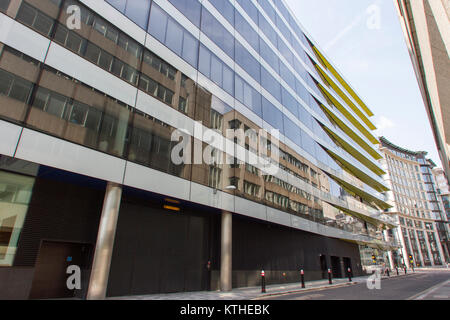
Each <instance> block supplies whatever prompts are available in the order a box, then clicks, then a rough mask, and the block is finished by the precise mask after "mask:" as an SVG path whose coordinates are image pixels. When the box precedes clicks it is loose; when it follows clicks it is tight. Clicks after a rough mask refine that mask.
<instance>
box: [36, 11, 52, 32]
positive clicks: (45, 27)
mask: <svg viewBox="0 0 450 320" xmlns="http://www.w3.org/2000/svg"><path fill="white" fill-rule="evenodd" d="M52 26H53V20H52V19H51V18H49V17H47V16H45V15H43V14H41V13H39V14H38V16H37V18H36V21H35V22H34V27H35V29H36V30H38V31H40V32H42V33H43V34H44V35H46V36H48V35H49V34H50V31H51V29H52Z"/></svg>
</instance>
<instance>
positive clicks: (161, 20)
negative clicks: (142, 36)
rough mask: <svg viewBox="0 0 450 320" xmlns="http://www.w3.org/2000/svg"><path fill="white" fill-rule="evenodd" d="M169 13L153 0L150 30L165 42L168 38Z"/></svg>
mask: <svg viewBox="0 0 450 320" xmlns="http://www.w3.org/2000/svg"><path fill="white" fill-rule="evenodd" d="M166 27H167V14H166V13H165V12H164V11H163V10H162V9H161V8H160V7H159V6H158V5H157V4H155V3H154V2H153V4H152V9H151V11H150V23H149V26H148V32H149V33H150V34H151V35H152V36H154V37H155V38H156V39H158V40H159V41H161V42H162V43H164V41H165V40H166Z"/></svg>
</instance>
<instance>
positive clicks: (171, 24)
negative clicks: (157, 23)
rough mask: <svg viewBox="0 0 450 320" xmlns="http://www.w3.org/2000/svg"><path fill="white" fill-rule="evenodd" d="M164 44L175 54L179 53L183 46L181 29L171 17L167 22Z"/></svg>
mask: <svg viewBox="0 0 450 320" xmlns="http://www.w3.org/2000/svg"><path fill="white" fill-rule="evenodd" d="M165 44H166V45H167V46H168V47H169V48H170V49H171V50H172V51H173V52H175V53H176V54H178V55H181V49H182V47H183V29H182V27H181V26H180V25H179V24H178V23H177V22H175V21H174V20H172V19H169V21H168V22H167V35H166V41H165Z"/></svg>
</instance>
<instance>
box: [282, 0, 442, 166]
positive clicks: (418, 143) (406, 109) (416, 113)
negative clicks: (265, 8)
mask: <svg viewBox="0 0 450 320" xmlns="http://www.w3.org/2000/svg"><path fill="white" fill-rule="evenodd" d="M286 2H287V4H288V5H289V6H290V8H291V9H292V11H293V12H294V13H295V14H296V16H297V18H298V20H299V21H300V23H301V24H302V25H303V27H304V28H305V29H306V31H307V33H309V35H310V36H311V37H312V39H314V40H315V41H316V43H318V45H319V48H321V49H322V51H323V52H324V53H325V55H326V56H327V57H328V58H329V59H330V60H331V62H332V63H333V65H334V66H335V67H336V68H337V69H338V70H339V71H340V72H341V74H343V76H344V78H345V79H347V80H348V82H349V83H350V84H351V86H352V87H353V89H355V91H356V92H357V93H358V94H359V96H360V97H361V98H362V99H363V101H364V102H365V103H366V104H367V105H368V106H369V108H370V109H371V110H372V111H373V113H374V114H375V116H374V117H372V119H371V120H372V121H373V122H374V123H375V124H376V125H377V127H378V130H377V131H376V132H375V133H376V134H377V135H379V136H381V135H384V136H385V137H386V138H387V139H388V140H390V141H391V142H393V143H395V144H397V145H399V146H401V147H404V148H407V149H410V150H413V151H418V150H424V151H427V152H428V153H429V157H430V158H431V159H433V161H435V162H436V164H437V165H438V166H441V162H440V159H439V156H438V153H437V149H436V145H435V143H434V138H433V134H432V131H431V127H430V123H429V121H428V117H427V114H426V111H425V107H424V103H423V100H422V96H421V94H420V91H419V87H418V85H417V79H416V77H415V74H414V71H413V68H412V65H411V60H410V58H409V54H408V50H407V47H406V44H405V40H404V37H403V33H402V30H401V27H400V22H399V19H398V17H397V12H396V9H395V7H394V4H393V2H392V0H286Z"/></svg>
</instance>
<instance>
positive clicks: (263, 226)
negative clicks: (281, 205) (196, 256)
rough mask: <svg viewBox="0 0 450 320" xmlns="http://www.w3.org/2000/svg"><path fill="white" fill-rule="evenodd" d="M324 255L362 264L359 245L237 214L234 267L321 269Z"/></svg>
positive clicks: (235, 268)
mask: <svg viewBox="0 0 450 320" xmlns="http://www.w3.org/2000/svg"><path fill="white" fill-rule="evenodd" d="M320 254H324V255H326V256H327V261H328V265H330V256H337V257H341V258H343V257H349V258H351V261H352V264H353V265H354V266H355V267H356V266H357V265H358V264H359V265H360V255H359V249H358V246H357V245H356V244H352V243H349V242H346V241H342V240H338V239H333V238H327V237H324V236H321V235H317V234H313V233H309V232H304V231H300V230H294V229H291V228H287V227H283V226H278V225H274V224H268V223H263V222H258V221H256V220H252V219H247V218H243V217H238V216H234V217H233V270H243V271H251V270H261V269H262V268H264V270H267V271H269V270H271V271H298V270H300V269H304V270H305V272H306V271H308V270H311V271H319V270H320Z"/></svg>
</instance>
